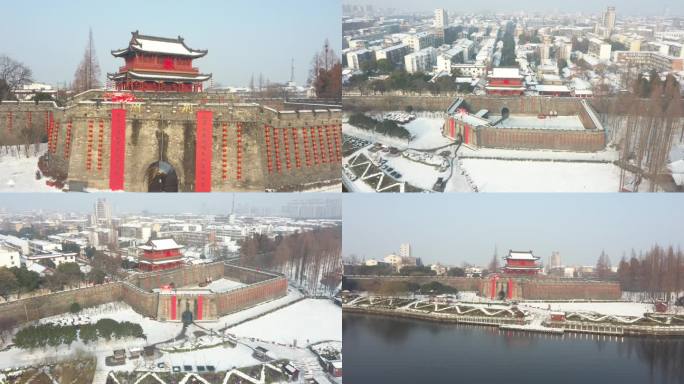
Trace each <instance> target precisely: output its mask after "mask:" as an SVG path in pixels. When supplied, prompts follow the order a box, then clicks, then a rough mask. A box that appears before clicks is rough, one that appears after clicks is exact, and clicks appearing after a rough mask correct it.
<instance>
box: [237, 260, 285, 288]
mask: <svg viewBox="0 0 684 384" xmlns="http://www.w3.org/2000/svg"><path fill="white" fill-rule="evenodd" d="M223 276H225V277H228V278H230V279H231V280H236V281H239V282H241V283H243V284H254V283H258V282H260V281H264V280H269V279H272V278H274V277H277V276H279V275H277V274H273V273H270V272H264V271H257V270H255V269H252V268H245V267H240V266H237V265H232V264H224V269H223Z"/></svg>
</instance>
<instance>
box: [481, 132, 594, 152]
mask: <svg viewBox="0 0 684 384" xmlns="http://www.w3.org/2000/svg"><path fill="white" fill-rule="evenodd" d="M474 131H475V142H474V144H475V145H477V146H480V147H485V148H511V149H554V150H564V151H585V152H594V151H600V150H602V149H603V148H605V146H606V137H605V132H604V131H597V130H584V131H570V130H551V129H503V128H489V127H487V128H485V127H480V128H475V129H474Z"/></svg>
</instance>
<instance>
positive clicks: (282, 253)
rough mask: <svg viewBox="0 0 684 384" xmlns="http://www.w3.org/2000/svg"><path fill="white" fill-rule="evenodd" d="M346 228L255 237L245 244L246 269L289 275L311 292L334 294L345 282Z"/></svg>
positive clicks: (242, 256) (241, 252)
mask: <svg viewBox="0 0 684 384" xmlns="http://www.w3.org/2000/svg"><path fill="white" fill-rule="evenodd" d="M341 252H342V228H341V227H339V226H337V227H331V228H320V229H315V230H311V231H306V232H296V233H294V234H291V235H287V236H276V237H275V238H271V237H269V236H268V235H262V234H254V235H253V236H251V237H248V238H246V239H245V240H243V242H242V247H241V250H240V262H241V264H243V265H246V266H250V267H255V268H263V269H269V270H273V271H277V272H280V273H283V274H285V275H286V276H287V277H288V279H289V280H290V282H293V283H295V284H297V285H299V286H300V287H302V288H304V289H307V290H308V291H309V292H319V291H321V290H324V291H326V292H328V293H333V292H334V291H335V288H336V287H337V286H338V285H339V284H340V282H341V278H342V277H341V276H342V266H341V262H340V260H341V259H340V257H341Z"/></svg>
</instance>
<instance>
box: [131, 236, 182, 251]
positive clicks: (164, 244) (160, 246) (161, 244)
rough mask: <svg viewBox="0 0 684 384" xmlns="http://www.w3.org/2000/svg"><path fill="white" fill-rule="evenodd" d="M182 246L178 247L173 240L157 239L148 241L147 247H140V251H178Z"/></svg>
mask: <svg viewBox="0 0 684 384" xmlns="http://www.w3.org/2000/svg"><path fill="white" fill-rule="evenodd" d="M180 248H183V246H182V245H178V243H176V241H175V240H174V239H159V240H150V241H149V242H148V243H147V245H142V246H140V249H143V250H150V251H166V250H170V249H180Z"/></svg>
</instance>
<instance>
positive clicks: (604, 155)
mask: <svg viewBox="0 0 684 384" xmlns="http://www.w3.org/2000/svg"><path fill="white" fill-rule="evenodd" d="M458 155H459V157H460V158H497V159H510V160H515V159H524V160H535V159H539V160H566V161H570V160H571V161H596V162H601V161H603V162H611V161H615V160H617V159H618V158H619V157H620V156H619V153H618V152H617V151H616V150H614V149H605V150H603V151H598V152H570V151H551V150H543V149H538V150H531V149H503V148H477V149H472V148H468V147H466V146H462V147H461V148H460V149H459V151H458Z"/></svg>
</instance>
